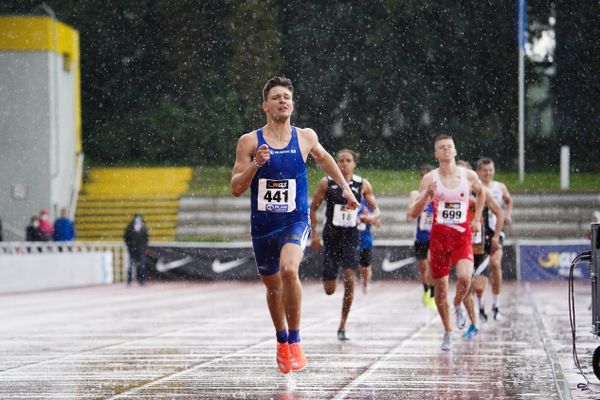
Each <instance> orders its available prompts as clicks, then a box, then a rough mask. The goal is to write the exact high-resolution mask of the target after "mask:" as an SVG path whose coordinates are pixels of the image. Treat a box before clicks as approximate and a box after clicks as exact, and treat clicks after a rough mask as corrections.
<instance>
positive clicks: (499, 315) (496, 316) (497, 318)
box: [492, 307, 502, 321]
mask: <svg viewBox="0 0 600 400" xmlns="http://www.w3.org/2000/svg"><path fill="white" fill-rule="evenodd" d="M492 313H493V314H494V320H495V321H500V320H501V319H502V313H501V312H500V310H499V309H498V307H492Z"/></svg>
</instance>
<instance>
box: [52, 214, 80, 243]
mask: <svg viewBox="0 0 600 400" xmlns="http://www.w3.org/2000/svg"><path fill="white" fill-rule="evenodd" d="M53 238H54V240H55V241H57V242H70V241H71V240H74V239H75V225H74V224H73V221H71V220H70V219H69V216H68V212H67V209H66V208H65V207H63V208H62V209H61V210H60V217H59V218H57V219H56V221H54V236H53Z"/></svg>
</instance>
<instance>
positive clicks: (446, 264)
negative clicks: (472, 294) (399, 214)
mask: <svg viewBox="0 0 600 400" xmlns="http://www.w3.org/2000/svg"><path fill="white" fill-rule="evenodd" d="M434 148H435V158H436V159H437V160H438V161H439V165H440V166H439V168H437V169H435V170H433V171H431V172H430V173H428V174H426V175H425V176H423V178H422V179H421V185H420V187H419V191H420V193H419V196H418V197H417V199H416V200H415V203H414V206H413V209H412V215H411V216H412V217H413V218H414V217H416V216H418V215H419V214H420V213H421V211H422V210H423V208H424V207H425V205H426V204H427V203H428V202H430V201H431V202H433V207H434V218H433V226H432V228H431V238H430V247H429V252H430V253H429V255H430V266H431V277H432V279H433V284H434V288H435V303H436V305H437V309H438V313H439V314H440V318H441V319H442V323H443V325H444V331H445V332H444V337H443V339H442V346H441V348H442V350H446V351H448V350H450V349H451V344H450V342H451V333H452V326H451V324H450V310H449V306H448V285H449V282H448V276H449V274H450V267H451V266H452V265H454V268H455V270H456V293H455V296H454V301H453V303H454V315H455V317H456V325H457V327H458V328H459V329H462V328H464V327H465V325H466V322H467V318H466V313H465V309H464V307H463V306H462V303H463V299H464V298H465V296H467V295H468V293H469V287H470V285H471V275H472V274H473V249H472V247H471V233H472V232H476V231H477V230H478V229H479V224H478V223H477V221H479V219H480V218H481V212H482V210H483V204H484V202H485V193H484V191H483V186H482V185H481V183H480V181H479V178H478V177H477V174H475V172H473V171H471V170H467V169H465V168H462V167H458V166H457V165H456V154H457V153H456V148H455V147H454V140H453V139H452V137H451V136H449V135H440V136H438V137H437V138H436V140H435V146H434ZM472 192H473V193H475V195H476V197H475V199H476V200H475V216H474V218H472V219H470V218H469V215H468V210H469V196H470V194H471V193H472Z"/></svg>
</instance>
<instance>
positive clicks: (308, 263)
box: [146, 244, 517, 280]
mask: <svg viewBox="0 0 600 400" xmlns="http://www.w3.org/2000/svg"><path fill="white" fill-rule="evenodd" d="M146 264H147V265H146V269H147V271H148V275H149V278H150V279H160V280H198V279H200V280H221V279H224V280H254V279H258V272H257V271H256V264H255V262H254V255H253V253H252V247H251V246H250V245H249V244H247V245H231V246H228V245H227V244H218V245H209V244H206V245H201V246H198V245H192V244H190V245H188V246H186V245H181V244H178V245H152V246H150V247H149V248H148V251H147V253H146ZM502 264H503V276H504V279H509V280H510V279H516V277H517V273H516V267H515V265H516V264H515V251H514V248H513V246H509V245H507V246H505V247H504V257H503V262H502ZM372 265H373V279H374V280H394V279H403V280H417V279H419V272H418V269H417V264H416V259H415V256H414V250H413V247H412V246H411V245H408V244H406V245H376V246H375V247H374V248H373V261H372ZM322 270H323V256H322V254H321V252H318V251H316V250H314V249H312V248H307V249H306V251H305V254H304V259H303V260H302V264H300V272H299V275H300V278H301V279H315V280H320V279H321V276H322ZM453 277H454V273H452V274H451V278H453Z"/></svg>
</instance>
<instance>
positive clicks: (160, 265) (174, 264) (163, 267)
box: [156, 256, 194, 272]
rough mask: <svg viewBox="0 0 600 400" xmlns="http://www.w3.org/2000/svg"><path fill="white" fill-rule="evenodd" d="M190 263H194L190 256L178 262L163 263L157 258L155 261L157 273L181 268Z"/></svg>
mask: <svg viewBox="0 0 600 400" xmlns="http://www.w3.org/2000/svg"><path fill="white" fill-rule="evenodd" d="M192 261H194V259H193V258H192V257H190V256H187V257H185V258H182V259H180V260H175V261H171V262H164V261H163V260H162V258H159V259H158V260H157V261H156V270H157V271H158V272H167V271H169V270H171V269H175V268H179V267H183V266H184V265H186V264H189V263H191V262H192Z"/></svg>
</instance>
